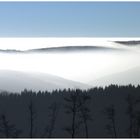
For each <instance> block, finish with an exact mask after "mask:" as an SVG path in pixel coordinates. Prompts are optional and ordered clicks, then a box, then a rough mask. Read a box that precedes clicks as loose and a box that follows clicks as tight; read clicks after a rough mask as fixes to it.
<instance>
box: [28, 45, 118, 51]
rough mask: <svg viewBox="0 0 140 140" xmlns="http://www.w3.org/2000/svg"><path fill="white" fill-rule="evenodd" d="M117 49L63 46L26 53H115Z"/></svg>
mask: <svg viewBox="0 0 140 140" xmlns="http://www.w3.org/2000/svg"><path fill="white" fill-rule="evenodd" d="M117 50H119V49H117V48H109V47H100V46H64V47H51V48H39V49H32V50H28V51H27V52H41V53H42V52H80V51H117Z"/></svg>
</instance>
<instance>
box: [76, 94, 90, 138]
mask: <svg viewBox="0 0 140 140" xmlns="http://www.w3.org/2000/svg"><path fill="white" fill-rule="evenodd" d="M90 99H91V98H90V96H89V95H87V94H84V93H83V95H81V96H80V100H79V103H80V118H81V119H82V122H83V124H84V128H85V134H86V138H88V137H89V136H88V121H91V120H92V118H91V115H90V109H89V100H90ZM87 103H88V104H87Z"/></svg>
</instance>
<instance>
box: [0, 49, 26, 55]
mask: <svg viewBox="0 0 140 140" xmlns="http://www.w3.org/2000/svg"><path fill="white" fill-rule="evenodd" d="M0 53H8V54H9V53H12V54H17V53H24V51H20V50H13V49H11V50H10V49H6V50H2V49H0Z"/></svg>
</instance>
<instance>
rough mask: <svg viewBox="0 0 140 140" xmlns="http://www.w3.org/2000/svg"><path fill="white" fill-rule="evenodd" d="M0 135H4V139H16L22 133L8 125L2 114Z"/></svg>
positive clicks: (13, 126)
mask: <svg viewBox="0 0 140 140" xmlns="http://www.w3.org/2000/svg"><path fill="white" fill-rule="evenodd" d="M0 121H1V124H0V133H2V134H3V135H4V137H6V138H17V137H18V136H19V134H21V133H22V131H21V130H19V129H17V128H16V127H15V125H13V124H10V122H9V121H8V120H7V118H6V116H5V115H4V114H2V115H1V117H0Z"/></svg>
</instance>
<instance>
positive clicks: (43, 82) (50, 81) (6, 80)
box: [0, 70, 90, 92]
mask: <svg viewBox="0 0 140 140" xmlns="http://www.w3.org/2000/svg"><path fill="white" fill-rule="evenodd" d="M89 87H90V86H88V85H86V84H82V83H79V82H75V81H71V80H66V79H64V78H61V77H58V76H54V75H50V74H44V73H26V72H19V71H11V70H0V89H1V90H3V91H4V90H5V91H11V92H20V91H21V90H24V89H25V88H26V89H29V90H30V89H32V90H34V91H38V90H48V91H51V90H55V89H64V88H67V89H68V88H71V89H73V88H80V89H86V88H89Z"/></svg>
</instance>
